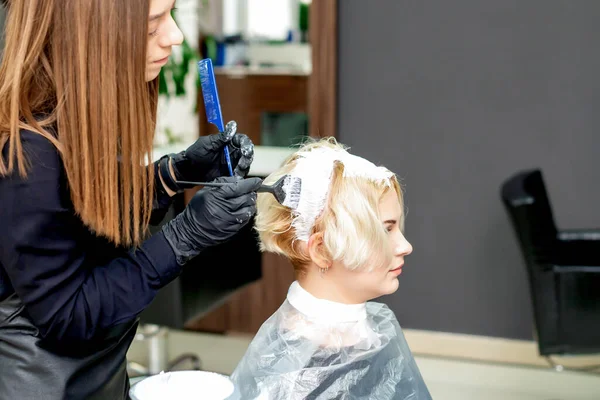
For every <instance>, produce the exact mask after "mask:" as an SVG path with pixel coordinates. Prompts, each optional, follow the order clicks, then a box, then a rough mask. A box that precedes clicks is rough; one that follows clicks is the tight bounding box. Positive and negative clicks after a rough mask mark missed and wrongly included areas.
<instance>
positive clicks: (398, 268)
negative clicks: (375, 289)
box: [388, 264, 404, 275]
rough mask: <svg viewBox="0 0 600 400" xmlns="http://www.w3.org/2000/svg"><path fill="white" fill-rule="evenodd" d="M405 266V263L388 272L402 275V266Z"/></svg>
mask: <svg viewBox="0 0 600 400" xmlns="http://www.w3.org/2000/svg"><path fill="white" fill-rule="evenodd" d="M403 266H404V264H402V265H400V266H398V267H396V268H394V269H390V270H389V271H388V272H390V273H392V274H394V275H400V274H401V273H402V267H403Z"/></svg>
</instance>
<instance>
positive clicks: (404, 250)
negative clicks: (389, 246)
mask: <svg viewBox="0 0 600 400" xmlns="http://www.w3.org/2000/svg"><path fill="white" fill-rule="evenodd" d="M412 251H413V247H412V244H410V243H409V241H408V240H406V238H405V237H404V235H403V234H402V233H400V234H399V237H398V239H397V241H396V243H395V248H394V254H395V255H396V256H397V257H401V256H402V257H404V256H407V255H409V254H410V253H412Z"/></svg>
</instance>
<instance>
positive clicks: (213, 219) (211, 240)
mask: <svg viewBox="0 0 600 400" xmlns="http://www.w3.org/2000/svg"><path fill="white" fill-rule="evenodd" d="M215 182H227V183H232V184H231V185H227V186H225V187H220V188H205V189H202V190H199V191H198V192H197V193H196V195H195V196H194V197H193V198H192V200H191V201H190V202H189V204H188V205H187V207H186V208H185V209H184V210H183V212H182V213H181V214H179V215H178V216H177V217H175V218H174V219H172V220H171V221H169V222H168V223H167V224H165V225H164V226H163V227H162V231H163V232H164V235H165V238H166V239H167V241H168V242H169V244H170V245H171V248H173V251H174V252H175V255H176V256H177V262H178V263H179V264H180V265H183V264H185V263H186V262H187V261H188V260H190V259H191V258H193V257H195V256H197V255H198V254H200V252H201V251H202V250H204V249H206V248H207V247H210V246H214V245H217V244H219V243H223V242H225V241H227V240H228V239H230V238H231V237H233V235H235V234H236V233H237V232H239V231H240V229H242V228H243V227H244V226H245V225H246V224H247V223H248V221H250V219H251V218H252V217H253V216H254V214H256V191H257V190H258V188H259V187H260V185H261V183H262V180H261V179H260V178H249V179H241V178H239V177H222V178H218V179H217V180H216V181H215Z"/></svg>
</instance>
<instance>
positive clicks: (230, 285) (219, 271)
mask: <svg viewBox="0 0 600 400" xmlns="http://www.w3.org/2000/svg"><path fill="white" fill-rule="evenodd" d="M184 206H185V205H184V203H183V195H180V196H178V197H177V199H176V200H175V202H174V204H173V206H172V207H171V208H170V209H169V212H168V213H167V215H166V216H165V218H164V219H163V221H162V222H161V224H159V225H158V226H155V227H151V228H150V230H151V232H156V231H157V230H159V229H160V227H161V226H162V224H164V223H165V222H166V221H169V220H170V219H172V218H174V217H175V216H176V215H177V214H178V213H179V212H181V211H182V210H183V208H184ZM253 225H254V224H253V221H251V222H250V223H249V224H248V225H246V227H245V228H244V229H242V231H240V232H239V233H238V234H237V235H236V236H235V237H234V238H233V239H232V240H230V241H229V242H227V243H224V244H222V245H219V246H216V247H213V248H210V249H207V250H205V251H203V252H202V253H201V254H200V255H199V256H198V257H196V258H194V259H193V260H192V261H190V262H189V263H188V264H187V265H186V266H185V268H184V269H183V271H182V273H181V275H180V276H179V277H178V278H177V279H175V280H174V281H173V282H171V283H170V284H169V285H167V286H166V287H164V288H163V289H161V290H160V292H159V293H158V295H157V296H156V298H155V299H154V301H153V302H152V304H150V306H149V307H148V308H147V309H146V310H144V311H143V312H142V314H141V315H140V325H141V329H140V334H139V335H138V336H139V338H140V339H152V335H154V334H158V331H157V330H156V329H149V330H147V331H149V332H150V333H148V334H146V336H148V337H146V338H144V335H145V334H144V333H143V332H144V327H147V326H150V327H151V328H152V327H155V326H160V327H166V328H172V329H185V325H186V323H187V322H189V321H192V320H197V319H199V318H201V317H202V316H204V315H206V314H208V313H209V312H211V311H212V310H214V309H215V308H217V307H218V306H220V305H221V304H223V303H224V302H225V301H227V299H228V298H229V296H231V295H232V294H233V293H235V292H236V291H238V290H240V289H241V288H243V287H244V286H246V285H248V284H250V283H252V282H255V281H257V280H258V279H260V278H261V277H262V264H261V253H260V251H259V247H258V238H257V235H256V234H255V232H254V231H253ZM154 347H156V346H154ZM159 347H162V346H159ZM150 348H151V349H152V348H153V346H150ZM160 356H161V355H159V354H150V355H149V358H150V359H151V360H152V359H153V358H154V359H156V358H159V357H160ZM186 360H189V361H191V362H192V364H193V366H194V367H193V369H200V360H198V359H197V357H196V356H195V355H193V354H191V353H190V354H182V355H179V356H178V357H176V358H174V359H170V360H169V363H168V366H167V367H166V368H165V370H170V369H173V368H175V367H176V366H177V364H179V363H180V362H183V361H186ZM150 363H151V364H152V361H151V362H150ZM133 364H134V363H130V367H131V366H133ZM135 367H136V369H137V370H136V371H135V372H137V374H141V375H147V374H148V373H149V371H148V368H147V367H145V368H143V367H142V366H139V365H136V366H135ZM140 367H142V368H140Z"/></svg>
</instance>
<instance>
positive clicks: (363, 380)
mask: <svg viewBox="0 0 600 400" xmlns="http://www.w3.org/2000/svg"><path fill="white" fill-rule="evenodd" d="M231 379H232V381H233V383H234V385H235V388H236V389H235V390H236V391H235V393H234V394H233V395H232V397H230V399H244V400H246V399H248V400H250V399H269V400H271V399H280V400H284V399H285V400H295V399H361V400H363V399H364V400H367V399H376V400H386V399H395V400H396V399H397V400H424V399H425V400H427V399H431V396H430V394H429V391H428V390H427V387H426V386H425V382H424V381H423V378H422V377H421V373H420V372H419V369H418V367H417V364H416V363H415V360H414V358H413V356H412V353H411V351H410V349H409V348H408V344H407V343H406V340H405V339H404V335H403V334H402V330H401V329H400V325H399V324H398V321H397V320H396V317H395V316H394V313H393V312H392V311H391V310H390V309H389V308H388V307H387V306H386V305H384V304H380V303H372V302H368V303H365V304H357V305H346V304H340V303H334V302H331V301H327V300H321V299H317V298H315V297H314V296H312V295H311V294H310V293H308V292H307V291H305V290H304V289H302V287H301V286H300V285H299V284H298V282H294V283H293V284H292V286H291V287H290V289H289V291H288V295H287V300H286V301H285V302H284V303H283V304H282V306H281V307H280V308H279V310H277V311H276V312H275V313H274V314H273V315H272V316H271V317H270V318H269V319H268V320H267V321H266V322H265V323H264V324H263V325H262V327H261V328H260V330H259V331H258V333H257V334H256V337H255V338H254V340H253V341H252V343H251V344H250V346H249V348H248V350H247V352H246V354H245V355H244V357H243V358H242V360H241V361H240V363H239V364H238V366H237V368H236V369H235V371H234V372H233V374H232V376H231Z"/></svg>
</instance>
